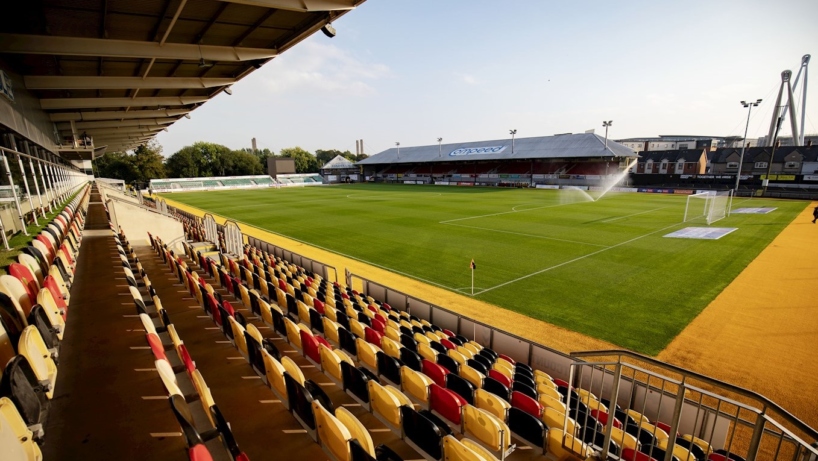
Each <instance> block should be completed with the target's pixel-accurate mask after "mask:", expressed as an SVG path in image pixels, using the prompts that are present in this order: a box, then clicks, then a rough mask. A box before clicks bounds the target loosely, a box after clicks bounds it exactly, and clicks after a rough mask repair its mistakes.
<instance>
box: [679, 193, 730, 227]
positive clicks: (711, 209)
mask: <svg viewBox="0 0 818 461" xmlns="http://www.w3.org/2000/svg"><path fill="white" fill-rule="evenodd" d="M732 198H733V191H732V190H729V191H707V192H699V193H696V194H693V195H688V196H687V204H686V206H685V216H684V222H687V221H692V220H694V219H698V218H704V219H705V221H706V222H707V225H710V224H713V223H714V222H716V221H718V220H720V219H724V218H726V217H727V216H729V215H730V203H731V201H732Z"/></svg>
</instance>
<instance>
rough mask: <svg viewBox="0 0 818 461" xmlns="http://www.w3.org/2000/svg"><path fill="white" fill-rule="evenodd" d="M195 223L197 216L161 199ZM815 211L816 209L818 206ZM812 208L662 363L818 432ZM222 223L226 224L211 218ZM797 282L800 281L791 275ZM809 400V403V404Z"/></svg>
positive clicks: (540, 332) (294, 244)
mask: <svg viewBox="0 0 818 461" xmlns="http://www.w3.org/2000/svg"><path fill="white" fill-rule="evenodd" d="M162 198H163V199H165V200H166V201H167V203H168V205H171V206H174V207H176V208H178V209H180V210H184V211H187V212H189V213H192V214H195V215H197V216H202V215H204V212H203V211H202V210H200V209H198V208H195V207H192V206H188V205H185V204H183V203H180V202H176V201H174V200H172V199H170V198H168V197H167V195H165V196H163V197H162ZM816 204H818V203H816ZM816 204H813V206H815V205H816ZM811 213H812V208H811V207H809V208H806V209H805V211H804V212H802V213H801V214H800V215H799V216H798V217H797V218H796V219H795V221H793V223H792V224H790V225H789V226H788V227H787V228H785V229H784V231H782V232H781V234H779V236H778V237H776V238H775V240H773V242H772V243H771V244H770V245H769V246H768V247H767V248H765V249H764V250H763V251H762V252H761V254H759V256H758V257H757V258H756V259H755V260H754V261H753V262H752V263H751V264H750V265H749V266H748V267H747V268H746V269H745V270H744V271H743V272H742V273H741V274H739V276H738V277H736V279H735V280H734V281H733V283H731V284H730V285H729V286H728V287H727V288H725V290H724V291H723V292H722V293H721V294H720V295H719V296H718V297H717V298H716V299H715V300H714V301H713V302H712V303H711V304H710V305H709V306H708V307H707V308H705V309H704V311H702V313H701V314H699V316H698V317H697V318H696V319H694V321H693V322H692V323H691V324H690V325H688V327H687V328H685V329H684V330H683V331H682V333H680V334H679V336H678V337H677V338H676V339H674V340H673V341H672V342H671V344H670V345H669V346H668V347H667V348H666V349H665V350H664V351H662V352H661V353H660V354H659V356H658V358H659V359H660V360H663V361H665V362H669V363H672V364H674V365H677V366H680V367H683V368H687V369H690V370H693V371H696V372H699V373H702V374H705V375H708V376H712V377H714V378H718V379H721V380H724V381H727V382H729V383H731V384H735V385H738V386H741V387H744V388H748V389H750V390H753V391H755V392H758V393H760V394H762V395H764V396H766V397H767V398H769V399H771V400H773V401H774V402H776V403H778V404H779V405H781V406H782V407H784V408H785V409H787V410H788V411H790V412H792V413H793V414H795V415H796V416H797V417H799V418H801V419H802V420H804V421H805V422H807V424H810V425H811V426H812V427H816V426H818V399H815V398H814V397H807V396H816V395H818V380H816V379H815V378H814V375H815V370H818V367H817V366H816V365H818V356H817V355H818V299H810V295H812V298H818V289H816V282H818V238H817V237H818V224H815V225H813V224H811V223H810V221H811V219H812V214H811ZM211 214H212V215H213V217H214V219H216V221H217V222H224V221H225V220H227V219H228V218H226V217H224V216H220V215H217V214H213V213H211ZM239 226H240V227H241V230H242V231H243V232H244V233H245V234H247V235H249V236H252V237H256V238H258V239H261V240H264V241H266V242H269V243H271V244H273V245H276V246H280V247H282V248H286V249H288V250H290V251H293V252H295V253H298V254H300V255H302V256H306V257H308V258H310V259H314V260H316V261H320V262H322V263H324V264H329V265H331V266H334V267H335V268H336V269H337V270H338V274H339V277H343V273H344V268H347V269H348V270H349V271H350V272H352V273H353V274H356V275H359V276H362V277H365V278H368V279H371V280H375V281H378V283H380V284H383V285H386V286H389V287H392V288H394V289H396V290H399V291H402V292H404V293H406V294H408V295H411V296H414V297H417V298H419V299H423V300H427V301H429V300H434V304H436V305H439V306H443V307H445V308H447V309H450V310H453V311H456V312H459V313H461V314H462V315H465V316H467V317H471V318H473V319H475V320H479V321H481V322H484V323H486V324H489V325H492V326H494V327H496V328H499V329H502V330H505V331H508V332H510V333H513V334H516V335H518V336H522V337H524V338H528V339H530V340H532V341H535V342H537V343H540V344H542V345H544V346H547V347H550V348H552V349H556V350H559V351H563V352H566V353H568V352H571V351H586V350H604V349H620V347H618V346H616V345H614V344H611V343H608V342H606V341H602V340H598V339H595V338H591V337H589V336H586V335H583V334H580V333H576V332H573V331H570V330H566V329H564V328H560V327H558V326H555V325H552V324H549V323H546V322H543V321H541V320H536V319H532V318H530V317H527V316H524V315H522V314H518V313H516V312H512V311H509V310H506V309H503V308H500V307H498V306H495V305H493V304H489V303H485V302H482V301H479V300H477V299H473V298H471V297H469V296H464V295H460V294H457V293H453V292H451V291H448V290H444V289H442V288H438V287H435V286H431V285H428V284H425V283H423V282H420V281H418V280H415V279H412V278H409V277H405V276H402V275H398V274H395V273H392V272H389V271H387V270H383V269H380V268H377V267H373V266H371V265H369V264H366V263H364V262H361V261H357V260H355V259H351V258H347V257H343V256H339V255H337V254H335V253H332V252H329V251H326V250H322V249H319V248H315V247H312V246H310V245H307V244H304V243H301V242H298V241H296V240H292V239H289V238H287V237H284V236H282V235H278V234H275V233H272V232H269V231H265V230H263V229H260V228H257V227H254V226H251V225H249V224H245V223H241V222H239ZM793 274H798V275H797V276H793ZM805 397H806V402H805Z"/></svg>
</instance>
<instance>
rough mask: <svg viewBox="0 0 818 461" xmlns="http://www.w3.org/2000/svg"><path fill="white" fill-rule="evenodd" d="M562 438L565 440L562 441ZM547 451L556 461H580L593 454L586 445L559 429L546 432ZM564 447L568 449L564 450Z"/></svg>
mask: <svg viewBox="0 0 818 461" xmlns="http://www.w3.org/2000/svg"><path fill="white" fill-rule="evenodd" d="M563 438H564V439H565V440H563ZM546 445H547V451H548V453H550V454H551V455H553V456H554V457H555V458H556V459H557V460H558V461H581V460H584V459H586V458H588V457H590V456H591V455H592V454H593V451H592V450H591V449H590V448H589V447H588V445H586V444H584V443H582V442H580V441H579V440H577V439H575V438H574V436H572V435H570V434H564V433H563V432H562V431H561V430H559V429H552V430H549V431H548V440H547V441H546ZM563 445H564V446H565V447H570V449H569V448H565V447H564V446H563Z"/></svg>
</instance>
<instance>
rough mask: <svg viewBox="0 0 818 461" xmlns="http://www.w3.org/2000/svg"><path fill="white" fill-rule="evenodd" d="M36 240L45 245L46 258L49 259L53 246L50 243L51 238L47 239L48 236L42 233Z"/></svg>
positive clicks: (52, 254) (51, 255)
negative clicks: (46, 250)
mask: <svg viewBox="0 0 818 461" xmlns="http://www.w3.org/2000/svg"><path fill="white" fill-rule="evenodd" d="M37 240H39V241H40V242H42V244H43V245H45V247H46V248H47V249H48V255H47V256H48V259H49V260H51V259H52V258H53V257H54V246H53V245H52V244H51V240H49V239H48V237H46V236H45V235H43V234H40V235H38V236H37Z"/></svg>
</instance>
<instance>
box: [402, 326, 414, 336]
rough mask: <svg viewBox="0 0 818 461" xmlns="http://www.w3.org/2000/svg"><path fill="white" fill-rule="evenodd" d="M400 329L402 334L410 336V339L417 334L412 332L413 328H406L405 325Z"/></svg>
mask: <svg viewBox="0 0 818 461" xmlns="http://www.w3.org/2000/svg"><path fill="white" fill-rule="evenodd" d="M399 329H400V334H402V335H406V336H408V337H410V338H411V337H412V336H413V335H414V334H415V332H414V331H412V329H411V328H409V327H405V326H403V325H401V326H400V328H399Z"/></svg>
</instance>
